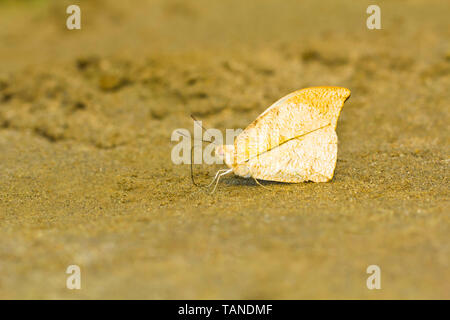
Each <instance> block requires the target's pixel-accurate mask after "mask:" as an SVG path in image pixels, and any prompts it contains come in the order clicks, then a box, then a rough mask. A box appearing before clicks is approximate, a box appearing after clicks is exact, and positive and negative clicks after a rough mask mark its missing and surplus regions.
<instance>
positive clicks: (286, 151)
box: [216, 87, 350, 183]
mask: <svg viewBox="0 0 450 320" xmlns="http://www.w3.org/2000/svg"><path fill="white" fill-rule="evenodd" d="M349 96H350V90H348V89H346V88H341V87H312V88H306V89H302V90H298V91H295V92H293V93H291V94H288V95H287V96H285V97H283V98H281V99H280V100H278V101H277V102H275V103H274V104H273V105H272V106H270V107H269V108H268V109H267V110H266V111H264V112H263V113H262V114H261V115H260V116H259V117H258V118H257V119H256V120H255V121H254V122H252V123H251V124H250V125H249V126H248V127H247V128H246V129H245V130H244V131H243V132H242V133H241V134H240V135H239V136H237V137H236V139H235V141H234V144H233V145H224V146H219V147H217V148H216V156H218V157H221V158H223V159H224V162H225V164H226V165H227V166H228V167H229V168H230V169H231V170H232V172H233V173H234V174H236V175H238V176H242V177H246V178H249V177H253V178H255V179H261V180H270V181H278V182H287V183H298V182H304V181H313V182H327V181H330V180H331V179H332V178H333V174H334V169H335V167H336V160H337V135H336V132H335V129H336V125H337V120H338V117H339V113H340V111H341V109H342V106H343V105H344V102H345V101H346V100H347V99H348V98H349Z"/></svg>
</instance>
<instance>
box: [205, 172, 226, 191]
mask: <svg viewBox="0 0 450 320" xmlns="http://www.w3.org/2000/svg"><path fill="white" fill-rule="evenodd" d="M227 170H228V169H220V170H217V172H216V176H215V177H214V179H213V180H212V181H211V183H210V184H208V185H207V186H206V188H208V187H210V186H212V184H213V183H214V182H215V181H216V179H217V177H218V175H219V173H221V172H225V171H227Z"/></svg>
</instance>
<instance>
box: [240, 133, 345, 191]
mask: <svg viewBox="0 0 450 320" xmlns="http://www.w3.org/2000/svg"><path fill="white" fill-rule="evenodd" d="M336 159H337V135H336V132H335V131H334V128H333V127H331V126H328V127H325V128H323V129H320V130H317V131H315V132H312V133H310V134H307V135H305V136H303V137H299V138H295V139H292V140H289V141H287V142H286V143H283V144H281V145H280V146H278V147H275V148H273V149H271V150H270V151H268V152H265V153H262V154H260V155H258V156H256V157H254V158H251V159H250V160H248V161H247V167H248V169H249V172H250V175H251V176H252V177H254V178H255V179H261V180H270V181H279V182H290V183H297V182H304V181H313V182H327V181H329V180H331V179H332V177H333V173H334V168H335V166H336Z"/></svg>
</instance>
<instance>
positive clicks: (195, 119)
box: [191, 114, 217, 145]
mask: <svg viewBox="0 0 450 320" xmlns="http://www.w3.org/2000/svg"><path fill="white" fill-rule="evenodd" d="M191 118H192V120H194V124H197V125H198V126H200V127H201V128H202V129H203V130H204V131H205V132H207V131H208V130H207V129H206V128H205V127H204V126H203V125H201V124H200V123H201V121H199V120H197V118H196V117H195V116H194V115H193V114H191ZM202 141H203V142H209V143H213V144H215V145H217V144H216V143H215V142H214V141H211V140H209V141H205V140H203V139H202Z"/></svg>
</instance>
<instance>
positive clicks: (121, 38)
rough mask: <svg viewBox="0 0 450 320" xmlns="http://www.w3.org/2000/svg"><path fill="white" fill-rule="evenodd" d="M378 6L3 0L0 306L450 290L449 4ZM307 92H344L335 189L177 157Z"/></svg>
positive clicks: (406, 295)
mask: <svg viewBox="0 0 450 320" xmlns="http://www.w3.org/2000/svg"><path fill="white" fill-rule="evenodd" d="M378 2H379V5H380V6H381V8H382V27H383V30H373V31H371V30H368V29H367V28H366V26H365V21H366V18H367V14H366V13H365V11H366V8H367V6H368V5H369V4H372V3H373V1H370V2H369V1H358V2H357V3H356V1H331V0H330V1H320V2H319V1H282V2H281V1H275V0H273V1H272V0H245V1H242V0H228V1H220V2H219V1H209V0H199V1H181V0H177V1H172V0H171V1H169V0H167V1H162V0H159V1H138V0H135V1H133V5H130V4H128V5H126V3H128V2H119V1H106V0H104V1H100V0H98V1H70V2H67V1H31V2H29V1H15V2H12V1H6V2H5V1H0V61H1V62H0V150H1V151H0V298H50V299H53V298H64V299H78V298H89V299H90V298H138V299H140V298H162V299H165V298H170V299H175V298H202V299H203V298H233V299H241V298H242V299H247V298H262V299H272V298H273V299H280V298H283V299H299V298H313V299H314V298H362V299H377V298H402V299H412V298H426V299H428V298H440V299H442V298H446V299H448V298H450V272H449V270H450V269H449V263H450V259H449V257H450V249H449V240H450V239H449V238H450V237H449V235H450V227H449V164H450V143H449V142H450V141H449V138H450V134H449V131H448V123H449V120H450V119H449V118H450V117H449V103H450V90H449V88H450V76H449V73H450V72H449V71H450V46H449V39H450V26H449V20H448V13H449V12H450V2H448V1H429V0H427V1H414V0H413V1H378ZM69 3H70V4H71V3H78V4H80V5H81V9H82V19H83V20H82V29H81V30H79V31H68V30H67V29H66V28H65V19H66V17H67V15H66V14H65V8H66V6H67V4H69ZM121 3H122V4H121ZM313 85H339V86H345V87H348V88H350V89H351V90H352V97H351V98H350V100H349V101H347V102H346V104H345V106H344V109H343V112H342V114H341V118H340V120H339V123H338V128H337V133H338V136H339V153H338V163H337V168H336V171H335V176H334V179H333V180H332V182H330V183H324V184H314V183H303V184H296V185H286V184H276V183H265V186H266V187H267V188H269V190H266V189H264V188H261V187H259V186H257V185H255V183H254V182H252V181H247V180H245V179H241V178H237V177H233V176H229V177H226V178H224V179H223V180H222V181H221V183H220V184H219V187H218V190H217V192H216V193H215V194H213V195H209V194H208V193H205V192H202V191H199V190H198V189H196V188H195V187H194V186H193V185H192V183H191V180H190V177H189V166H188V165H174V164H173V163H172V161H171V159H170V154H171V149H172V147H173V146H174V143H173V142H171V141H170V136H171V133H172V132H173V130H175V129H177V128H187V129H189V130H191V131H192V129H193V124H192V120H191V119H190V118H189V115H190V114H191V113H194V114H196V115H197V117H198V118H200V119H201V120H203V123H204V125H205V126H207V127H213V128H219V129H221V130H223V131H224V130H225V129H226V128H244V127H245V126H247V125H248V124H249V123H250V122H251V121H253V120H254V119H255V117H256V116H257V115H258V114H259V113H261V112H262V111H263V110H265V108H267V107H268V106H269V105H270V104H271V103H272V102H273V101H275V100H277V99H278V98H279V97H281V96H283V95H285V94H287V93H289V92H291V91H293V90H296V89H299V88H303V87H307V86H313ZM219 168H221V166H218V165H214V166H207V165H199V166H196V168H195V169H196V175H197V177H198V179H199V180H200V181H202V182H207V181H209V180H210V179H211V177H212V175H213V174H214V172H215V171H216V170H217V169H219ZM71 264H77V265H79V266H80V267H81V272H82V289H81V290H68V289H66V287H65V285H66V277H67V275H66V274H65V270H66V268H67V266H68V265H71ZM372 264H376V265H378V266H380V268H381V272H382V284H381V285H382V289H381V290H368V289H367V288H366V279H367V277H368V275H367V274H366V268H367V266H369V265H372Z"/></svg>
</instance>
